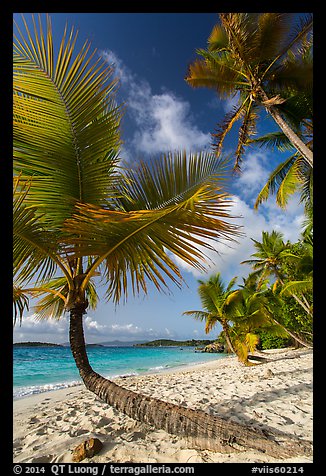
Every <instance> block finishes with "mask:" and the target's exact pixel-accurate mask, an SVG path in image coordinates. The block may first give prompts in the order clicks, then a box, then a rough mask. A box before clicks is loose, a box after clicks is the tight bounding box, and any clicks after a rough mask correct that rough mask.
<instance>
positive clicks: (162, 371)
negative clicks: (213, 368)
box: [13, 353, 232, 402]
mask: <svg viewBox="0 0 326 476" xmlns="http://www.w3.org/2000/svg"><path fill="white" fill-rule="evenodd" d="M216 355H221V356H222V355H223V357H216V359H214V358H212V360H209V361H206V362H191V363H184V364H179V365H176V366H171V367H166V368H161V369H158V368H154V369H150V370H146V371H144V372H141V373H131V374H126V375H124V374H122V375H115V376H113V377H109V376H108V377H106V378H108V379H110V380H116V379H119V378H129V377H142V376H144V375H152V374H158V375H160V374H165V373H171V372H172V373H174V372H178V371H183V370H185V369H192V367H197V366H200V365H205V364H210V363H211V362H215V361H216V360H220V359H224V358H230V357H232V356H230V355H228V354H224V353H221V354H216ZM104 376H105V375H104ZM51 385H53V386H54V385H58V386H59V385H62V386H63V387H62V388H53V389H52V388H49V389H47V390H42V391H39V392H35V393H31V394H27V395H22V396H13V402H16V401H19V400H22V399H25V398H32V397H34V396H36V395H43V394H47V393H50V392H51V393H52V392H59V391H61V390H63V391H64V390H69V389H72V388H75V387H78V386H83V383H82V381H81V380H80V381H79V382H77V381H67V382H62V383H53V384H51V383H50V384H44V385H43V386H42V387H46V386H51ZM31 387H32V386H31ZM15 388H16V389H18V388H20V387H14V389H15ZM22 388H25V387H22Z"/></svg>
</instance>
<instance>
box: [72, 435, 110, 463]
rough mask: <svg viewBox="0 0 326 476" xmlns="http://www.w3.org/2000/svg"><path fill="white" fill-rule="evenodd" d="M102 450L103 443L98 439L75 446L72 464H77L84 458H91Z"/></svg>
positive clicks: (91, 439)
mask: <svg viewBox="0 0 326 476" xmlns="http://www.w3.org/2000/svg"><path fill="white" fill-rule="evenodd" d="M102 448H103V443H102V442H101V441H100V440H99V439H98V438H90V439H89V440H85V441H83V442H82V443H81V444H80V445H78V446H76V448H75V449H74V450H73V453H72V460H73V462H74V463H79V462H80V461H82V460H83V459H85V458H93V456H95V455H96V454H97V453H99V452H100V451H101V449H102Z"/></svg>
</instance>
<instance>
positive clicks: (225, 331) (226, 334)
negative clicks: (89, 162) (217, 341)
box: [223, 323, 236, 354]
mask: <svg viewBox="0 0 326 476" xmlns="http://www.w3.org/2000/svg"><path fill="white" fill-rule="evenodd" d="M223 331H224V335H225V340H226V343H227V345H228V348H229V349H230V352H232V353H233V354H236V351H235V349H234V347H233V345H232V341H231V337H230V334H229V326H228V324H227V323H225V324H223Z"/></svg>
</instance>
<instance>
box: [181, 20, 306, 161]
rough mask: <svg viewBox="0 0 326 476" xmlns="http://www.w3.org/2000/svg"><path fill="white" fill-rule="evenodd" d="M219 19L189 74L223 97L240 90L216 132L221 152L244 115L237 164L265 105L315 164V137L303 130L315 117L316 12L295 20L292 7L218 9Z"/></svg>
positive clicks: (188, 78)
mask: <svg viewBox="0 0 326 476" xmlns="http://www.w3.org/2000/svg"><path fill="white" fill-rule="evenodd" d="M219 20H220V22H219V23H217V24H216V25H215V26H214V28H213V30H212V32H211V34H210V36H209V38H208V48H207V49H198V50H197V53H198V54H199V55H200V56H201V58H200V59H196V60H195V61H194V62H193V63H192V64H191V65H190V66H189V71H188V74H187V76H186V78H185V79H186V81H187V83H188V84H189V85H190V86H192V87H194V88H200V87H205V88H211V89H213V90H214V91H216V93H217V94H218V95H219V96H220V97H221V98H223V99H224V98H228V97H234V96H235V95H237V94H238V95H239V101H238V104H237V105H236V106H234V108H233V110H232V111H231V113H229V114H228V115H227V116H226V117H225V120H224V122H223V123H222V124H219V126H218V130H217V132H216V133H214V134H213V137H214V146H215V148H216V151H217V153H218V154H219V153H220V151H221V149H222V146H223V142H224V139H225V137H226V135H227V134H228V132H229V131H230V130H231V129H232V127H233V126H234V124H235V123H236V122H238V121H241V126H240V128H239V134H238V145H237V148H236V151H235V168H239V167H240V163H241V160H242V158H243V154H244V150H245V147H246V145H247V144H248V141H249V139H251V137H252V136H253V134H255V132H256V123H257V120H258V118H259V116H258V114H259V111H260V110H261V109H264V110H266V111H267V113H268V114H269V115H270V116H271V117H272V118H273V119H274V121H275V122H276V123H277V125H278V126H279V127H280V129H281V131H282V136H281V138H282V139H284V136H285V137H286V141H289V142H290V143H291V144H292V145H293V147H295V149H296V150H297V152H298V154H300V157H302V160H303V161H304V162H305V163H306V164H307V165H308V166H309V167H311V168H312V167H313V152H312V149H311V143H310V141H309V140H308V139H307V137H305V134H303V133H302V129H303V128H304V129H305V130H306V129H307V128H308V129H310V120H311V109H310V107H309V106H311V97H312V58H311V51H312V49H311V45H312V25H313V21H312V16H311V15H307V16H306V18H305V19H304V20H302V19H301V20H300V22H299V25H295V26H293V24H292V22H293V14H291V13H220V14H219ZM307 103H308V104H307ZM278 137H279V136H278ZM274 140H275V135H274ZM283 143H284V140H283Z"/></svg>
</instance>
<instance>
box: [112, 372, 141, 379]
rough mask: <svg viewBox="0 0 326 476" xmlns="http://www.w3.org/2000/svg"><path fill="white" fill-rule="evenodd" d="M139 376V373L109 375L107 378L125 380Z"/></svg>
mask: <svg viewBox="0 0 326 476" xmlns="http://www.w3.org/2000/svg"><path fill="white" fill-rule="evenodd" d="M137 375H139V373H137V372H130V373H127V374H116V375H107V376H106V378H108V379H114V378H124V377H136V376H137Z"/></svg>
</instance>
